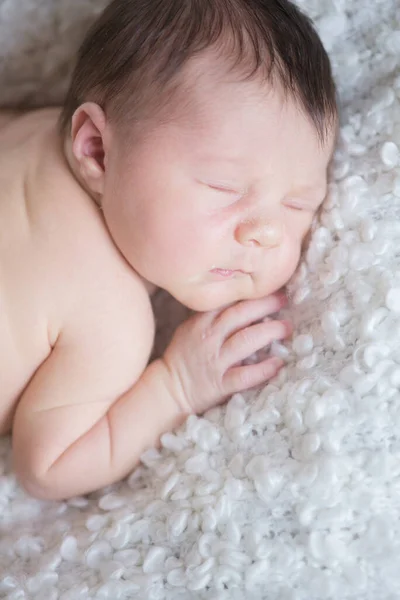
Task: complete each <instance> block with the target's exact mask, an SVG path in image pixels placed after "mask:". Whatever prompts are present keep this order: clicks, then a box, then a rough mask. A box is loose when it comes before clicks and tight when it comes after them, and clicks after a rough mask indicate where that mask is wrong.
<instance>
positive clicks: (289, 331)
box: [281, 319, 293, 335]
mask: <svg viewBox="0 0 400 600" xmlns="http://www.w3.org/2000/svg"><path fill="white" fill-rule="evenodd" d="M281 323H282V325H283V326H284V327H285V329H286V335H292V333H293V325H292V324H291V322H290V321H286V319H283V320H282V321H281Z"/></svg>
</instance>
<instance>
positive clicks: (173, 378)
mask: <svg viewBox="0 0 400 600" xmlns="http://www.w3.org/2000/svg"><path fill="white" fill-rule="evenodd" d="M154 363H157V364H156V365H155V368H157V369H158V376H159V377H160V380H161V381H162V383H163V386H164V387H165V389H166V390H167V393H168V396H169V397H170V398H171V401H172V402H174V403H175V405H176V407H177V409H178V411H179V412H180V413H181V414H182V415H183V416H186V417H187V416H189V415H190V414H192V413H193V410H192V409H191V407H190V404H189V401H188V398H187V396H186V394H185V391H184V389H183V386H182V382H181V380H180V378H179V376H178V373H177V372H176V371H175V369H174V368H173V367H171V365H170V364H169V362H168V361H167V360H165V358H159V359H157V360H155V361H154V362H153V363H152V364H154ZM150 366H151V365H150Z"/></svg>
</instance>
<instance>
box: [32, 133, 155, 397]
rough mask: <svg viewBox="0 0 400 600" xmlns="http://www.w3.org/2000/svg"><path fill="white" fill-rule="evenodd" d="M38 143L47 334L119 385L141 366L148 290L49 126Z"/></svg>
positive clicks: (147, 335)
mask: <svg viewBox="0 0 400 600" xmlns="http://www.w3.org/2000/svg"><path fill="white" fill-rule="evenodd" d="M46 146H47V148H52V150H51V151H50V152H48V153H47V154H46V151H45V150H44V151H43V156H44V160H43V161H42V162H41V163H40V164H39V165H38V169H37V182H36V183H35V185H34V189H35V195H36V197H37V198H38V200H39V202H40V214H39V215H38V216H37V220H36V226H37V227H42V236H41V240H42V243H43V247H42V250H41V253H40V256H41V261H47V266H46V269H44V271H46V272H47V273H48V274H49V276H50V279H49V282H50V280H51V295H52V300H51V310H50V314H49V331H50V336H51V337H52V339H53V342H54V343H55V342H56V339H57V338H59V337H60V335H61V334H62V339H63V340H64V341H65V340H68V343H70V344H71V345H73V346H74V345H75V346H79V348H80V353H82V352H85V353H86V354H87V356H88V357H91V358H90V360H91V361H93V362H94V363H96V365H97V368H98V369H105V370H106V371H105V372H106V373H107V374H108V376H109V377H113V378H115V379H116V380H118V381H119V382H120V385H122V386H123V383H124V381H125V382H127V383H130V384H131V383H132V381H131V379H132V377H133V371H134V370H135V371H136V372H138V371H140V370H143V369H144V368H145V366H146V364H147V362H148V359H149V356H150V353H151V349H152V345H153V340H154V329H155V325H154V317H153V311H152V306H151V301H150V297H149V294H148V291H147V289H146V287H145V285H144V283H143V281H142V280H141V278H140V277H139V276H138V275H137V274H136V273H135V272H134V270H133V269H132V268H131V267H130V265H128V263H127V262H126V261H125V259H124V258H123V256H122V255H121V254H120V252H119V251H118V249H117V248H116V247H115V245H114V243H113V241H112V239H111V237H110V235H109V233H108V230H107V228H106V226H105V224H104V220H103V217H102V213H101V211H100V210H99V209H98V207H97V206H96V204H95V203H94V202H93V201H92V199H90V198H89V197H88V195H87V194H86V192H85V191H84V190H82V188H81V187H80V185H79V184H78V183H77V181H76V180H75V178H74V177H73V176H72V174H71V172H70V171H69V168H68V166H67V164H66V161H65V158H64V155H63V152H62V147H61V143H60V140H59V139H58V137H57V135H56V132H55V130H54V128H50V129H49V138H48V142H47V144H46ZM50 246H51V250H50ZM133 363H134V364H135V368H134V369H132V367H133Z"/></svg>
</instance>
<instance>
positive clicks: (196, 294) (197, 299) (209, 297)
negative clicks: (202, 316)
mask: <svg viewBox="0 0 400 600" xmlns="http://www.w3.org/2000/svg"><path fill="white" fill-rule="evenodd" d="M170 293H171V294H172V295H173V296H174V298H176V300H178V302H180V303H181V304H183V305H184V306H186V307H187V308H189V309H190V310H194V311H195V312H209V311H212V310H219V309H221V308H223V307H224V306H228V305H229V304H234V303H235V302H239V301H240V300H245V299H246V298H245V297H244V296H239V295H233V294H232V293H230V294H227V293H225V294H222V293H218V294H215V293H214V294H211V293H210V292H209V291H207V292H205V291H204V290H201V291H200V290H194V291H192V293H191V294H187V295H186V294H185V295H184V294H174V293H173V292H172V291H171V292H170Z"/></svg>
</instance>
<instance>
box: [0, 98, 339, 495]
mask: <svg viewBox="0 0 400 600" xmlns="http://www.w3.org/2000/svg"><path fill="white" fill-rule="evenodd" d="M214 93H215V91H214ZM249 111H250V112H249V114H251V115H254V111H253V109H251V110H250V109H249ZM99 115H100V117H101V111H100V109H99V108H98V107H96V106H91V105H85V106H83V107H82V108H81V109H79V110H78V111H77V113H76V115H75V117H74V125H73V132H72V137H71V140H70V141H69V142H67V144H66V145H65V146H64V145H63V143H62V142H61V139H60V136H59V135H58V133H57V130H56V121H57V116H58V110H57V109H47V110H43V111H36V112H32V113H28V114H25V115H23V116H10V115H8V114H7V115H6V114H4V113H3V114H2V115H1V114H0V126H1V128H0V180H1V186H0V223H2V226H1V233H0V303H1V311H0V381H1V388H0V433H1V434H5V433H8V432H10V431H11V432H12V439H13V455H14V465H15V470H16V473H17V475H18V477H19V479H20V481H21V483H22V485H23V486H24V487H25V488H26V489H27V491H28V492H29V493H31V494H33V495H35V496H37V497H40V498H53V499H60V498H65V497H69V496H73V495H77V494H83V493H86V492H89V491H92V490H94V489H98V488H100V487H102V486H104V485H107V484H109V483H111V482H114V481H116V480H119V479H121V478H123V477H124V476H126V475H127V474H128V473H129V472H130V471H131V470H132V469H133V467H134V466H135V465H136V464H137V462H138V460H139V457H140V454H141V453H142V452H143V450H144V449H146V448H148V447H150V446H152V445H155V444H157V442H158V440H159V437H160V435H161V434H162V433H163V432H165V431H168V430H171V429H173V428H174V427H176V426H177V425H179V424H180V423H182V421H183V420H184V419H185V418H186V417H187V415H188V414H190V413H203V412H204V411H205V410H207V409H208V408H210V407H212V406H215V405H217V404H220V403H221V402H223V401H225V400H226V399H227V398H228V397H229V396H230V395H231V394H233V393H235V392H238V391H242V390H245V389H248V388H251V387H253V386H257V385H260V384H262V383H264V382H265V381H268V380H269V379H270V378H271V377H273V376H274V375H275V374H276V373H277V371H278V370H279V368H280V367H281V366H282V362H281V361H279V360H277V359H267V360H266V361H263V362H262V363H259V364H257V365H242V361H243V360H244V359H245V358H247V357H248V356H249V355H251V354H252V353H253V352H255V351H257V350H259V349H261V348H263V347H265V346H266V345H268V344H270V343H271V342H272V341H274V340H278V339H284V338H285V337H287V336H288V335H290V334H291V326H290V324H289V323H287V322H283V321H279V320H272V319H270V318H268V317H269V316H270V315H271V314H274V313H276V312H277V311H279V309H280V308H281V307H282V306H283V305H284V304H285V298H284V296H283V295H282V294H281V293H274V292H276V290H278V289H279V288H281V287H282V285H283V284H284V283H285V282H286V281H287V280H288V278H289V277H290V276H291V274H292V273H293V271H294V269H295V268H296V265H297V262H298V256H299V253H300V245H301V242H302V240H303V238H304V236H305V235H306V233H307V231H308V229H309V225H310V222H311V218H312V214H314V213H315V210H316V209H317V206H318V204H320V202H321V201H322V198H323V195H324V192H323V190H322V191H321V194H322V196H321V198H320V199H319V200H318V199H316V200H314V204H315V207H314V205H313V207H312V209H311V208H308V209H306V210H308V213H309V216H303V217H302V219H303V220H301V219H300V220H298V221H294V220H293V222H291V223H292V224H291V225H290V227H291V228H292V229H291V230H290V231H289V234H288V242H287V243H290V244H292V245H293V248H292V249H290V248H291V247H290V248H289V249H285V248H286V246H285V247H284V249H283V250H282V251H280V250H279V248H278V245H279V243H280V242H279V240H278V235H277V229H276V228H275V229H274V227H275V224H274V222H273V221H269V222H268V227H267V228H266V227H265V222H264V221H263V222H261V220H260V218H261V217H258V216H257V211H256V210H255V209H254V207H253V209H252V212H251V215H250V216H251V218H248V219H243V218H242V217H241V218H240V223H242V225H240V228H239V229H238V230H237V231H239V233H238V236H239V235H240V239H239V237H238V240H237V241H236V242H235V244H236V245H235V246H234V248H235V252H236V254H237V255H239V254H238V251H239V250H240V248H244V249H246V256H248V257H250V256H251V254H250V252H251V253H252V252H253V247H254V248H256V250H255V252H257V254H254V256H255V257H256V259H257V262H258V264H259V265H262V264H264V263H263V262H262V261H261V259H262V260H265V259H266V258H267V254H264V253H267V251H268V252H269V253H271V252H272V250H273V249H274V252H275V253H276V254H275V255H274V256H275V258H274V259H273V261H272V262H271V265H272V264H273V265H275V264H281V267H280V269H279V273H278V274H279V276H276V277H275V276H274V277H273V278H272V279H271V278H270V279H268V278H267V279H266V280H265V281H264V279H262V277H261V276H260V277H261V279H260V278H259V275H258V274H257V273H255V274H253V275H251V278H252V280H251V282H249V281H247V279H246V277H247V276H246V277H242V274H239V275H238V279H235V277H233V280H232V278H231V279H230V281H226V282H225V281H214V279H215V277H214V276H212V277H211V276H210V269H212V268H213V267H214V266H217V267H219V268H225V269H226V268H233V267H234V266H235V265H233V264H232V262H229V263H227V262H226V261H225V262H223V261H222V262H221V263H218V264H217V265H211V264H210V265H207V269H208V270H207V269H206V270H205V271H204V278H205V280H204V282H203V280H202V277H203V275H201V273H200V271H201V269H202V268H203V267H202V265H200V263H198V264H196V271H193V277H190V276H188V275H187V274H185V275H184V276H181V279H179V277H180V275H179V274H180V273H183V272H184V271H185V269H189V268H191V267H190V265H191V264H192V263H191V262H190V260H189V258H190V257H189V254H190V250H189V249H188V247H187V240H185V241H183V242H182V243H184V244H186V246H185V248H186V249H187V251H188V258H187V261H186V264H185V265H184V264H183V263H182V266H181V267H179V269H178V270H177V271H176V272H173V267H171V268H172V270H171V272H170V273H167V272H166V268H165V267H162V268H161V267H160V269H161V270H160V271H159V273H160V277H161V276H162V277H164V278H165V277H167V276H168V277H169V281H170V282H171V289H168V285H164V284H163V285H161V283H163V282H160V281H158V276H159V275H158V274H157V272H156V271H154V264H155V262H157V256H156V257H155V259H154V260H153V259H151V260H150V257H149V256H148V254H146V252H147V250H146V252H144V251H143V253H142V254H141V255H139V254H137V252H138V251H140V245H137V247H136V249H135V252H136V254H135V255H132V256H131V255H130V247H127V245H126V240H127V239H130V240H133V241H132V243H134V240H135V235H134V232H131V233H130V234H129V238H127V237H126V230H124V229H123V228H124V227H126V219H127V216H126V215H125V216H124V217H119V216H118V214H119V213H118V212H115V211H114V212H113V210H114V209H113V208H112V205H111V204H110V199H112V198H113V197H114V196H113V195H112V196H109V193H108V192H107V189H108V187H107V186H110V185H111V186H112V187H111V188H110V189H112V194H114V193H115V203H116V206H117V208H116V209H115V210H122V209H118V190H117V187H115V186H113V184H112V181H113V177H114V176H115V172H113V171H112V168H113V167H112V166H109V165H111V163H112V160H113V157H112V153H111V154H110V153H109V148H110V147H112V145H111V142H110V140H112V131H111V129H110V128H109V126H108V124H107V123H106V121H105V120H104V119H103V120H102V118H100V117H99ZM243 118H245V115H244V116H243ZM252 119H253V120H254V117H253V116H252ZM236 121H237V119H236ZM250 125H251V124H250ZM304 127H306V126H304ZM304 131H305V133H304V135H305V136H307V135H310V136H311V133H310V134H308V129H307V128H305V129H304ZM288 132H289V130H288ZM185 135H186V134H185ZM196 135H198V134H196ZM296 135H297V137H301V131H300V134H299V132H298V131H297V130H296ZM94 139H95V143H93V140H94ZM174 139H178V138H177V136H176V134H174ZM185 139H186V138H185ZM99 140H100V141H101V144H102V148H103V150H104V153H103V155H102V159H101V160H99V157H98V147H99ZM159 141H160V144H161V145H162V139H161V138H160V139H159ZM113 143H114V147H115V143H116V142H115V140H114V142H113ZM310 143H311V142H310ZM110 145H111V146H110ZM94 147H95V148H96V152H93V154H92V152H91V149H92V148H94ZM315 148H318V144H315ZM141 152H142V156H146V153H145V151H144V150H143V151H141ZM301 152H302V153H303V154H304V144H303V145H302V147H301ZM310 152H311V151H310ZM313 152H317V150H315V151H314V150H313ZM318 152H319V150H318ZM330 154H331V148H327V149H325V150H324V151H322V150H321V156H319V155H318V157H317V159H316V157H315V156H313V155H310V165H312V168H313V169H314V168H315V170H316V172H317V173H318V175H319V176H320V177H319V181H322V186H323V185H324V184H326V167H327V165H328V162H329V159H330ZM114 157H115V155H114ZM316 160H319V162H317V163H316V162H315V161H316ZM315 164H317V166H316V167H315V166H314V165H315ZM304 168H305V167H304V165H303V171H301V173H303V172H304ZM128 170H129V167H128ZM124 172H125V173H126V172H127V169H126V168H125V167H124ZM142 172H145V173H146V172H149V173H150V172H151V165H148V166H147V167H146V168H144V167H143V165H142ZM107 177H108V178H109V181H110V182H111V183H107ZM136 183H138V181H137V180H136ZM282 183H285V177H284V176H282V177H281V180H279V182H278V183H277V184H276V185H282ZM146 185H147V184H146ZM170 185H172V184H170ZM196 185H197V184H196ZM200 185H202V186H204V183H203V182H201V184H200ZM167 188H168V185H167V184H166V185H165V186H164V188H163V189H165V190H166V192H165V193H166V194H167V193H168V191H167ZM136 189H137V190H138V192H137V193H140V188H138V187H137V188H136ZM143 189H145V188H143ZM146 189H147V188H146ZM171 189H172V187H171ZM125 192H126V188H125ZM125 192H124V193H125ZM171 193H172V192H171ZM203 193H207V194H208V191H207V189H205V191H204V188H203V187H202V188H201V194H203ZM189 196H190V194H189ZM134 197H135V194H134V193H133V192H132V193H131V192H130V193H129V198H134ZM173 198H174V196H173V194H172V195H171V202H172V201H174V200H173ZM215 198H217V202H220V196H219V195H218V196H215V194H214V195H213V196H212V199H211V202H214V201H215ZM317 200H318V202H317ZM301 201H302V200H301V199H300V200H299V199H296V202H297V204H298V203H299V202H301ZM165 202H168V200H167V197H166V196H165ZM307 202H310V200H309V199H307ZM224 204H225V201H224ZM99 206H100V207H101V208H102V209H103V210H100V208H99ZM124 206H126V204H125V205H124ZM139 206H141V204H140V202H139ZM143 206H144V205H143ZM182 206H183V205H182ZM307 206H308V205H307ZM210 208H211V209H212V206H209V209H210ZM146 210H147V209H146ZM152 210H153V209H152ZM154 210H155V209H154ZM218 210H219V209H218ZM223 210H224V211H226V208H224V209H223ZM295 210H296V211H297V210H298V209H297V208H296V209H295ZM178 212H179V214H182V211H181V210H179V211H178ZM308 213H307V214H308ZM206 214H207V215H208V214H211V213H210V212H207V213H206ZM213 214H214V213H213ZM274 214H275V213H274ZM276 214H278V213H276ZM144 216H145V215H144V214H142V215H141V216H139V215H137V218H138V219H139V218H140V219H141V221H143V218H144ZM160 218H161V217H160ZM207 218H208V217H207ZM212 218H213V219H214V223H215V224H216V225H218V227H219V226H220V223H221V222H222V221H221V219H218V220H216V217H212ZM263 218H264V217H263ZM290 218H292V217H290ZM290 218H289V217H288V220H289V221H290ZM296 218H297V219H298V217H296ZM118 219H122V220H120V221H119V220H118ZM152 219H153V220H152V221H151V222H153V221H154V218H153V217H152ZM197 220H198V219H197ZM162 222H163V223H164V222H165V220H164V217H163V221H162ZM277 222H278V221H277ZM4 224H6V226H5V225H4ZM261 225H262V227H261ZM204 226H205V227H206V230H207V234H209V235H210V244H211V243H212V237H213V233H212V231H211V229H212V227H211V225H210V224H205V225H204ZM166 227H167V225H166ZM199 227H200V225H199ZM257 228H258V229H257ZM165 231H166V232H167V229H165ZM171 231H172V235H173V237H174V239H175V241H176V237H177V234H178V233H179V232H178V229H177V227H172V229H171ZM139 233H140V231H139V230H138V236H139ZM153 235H155V233H153ZM279 235H280V234H279ZM282 235H283V234H282ZM153 239H154V241H155V242H156V240H155V238H153ZM205 239H206V238H205ZM215 239H216V240H220V239H221V235H220V234H219V233H218V234H216V236H215ZM293 240H294V241H293ZM162 241H165V244H166V246H165V247H166V249H167V248H168V245H169V242H168V237H167V233H166V238H165V240H162ZM129 243H131V242H129ZM171 243H172V240H171ZM199 243H200V242H199ZM218 243H219V241H218ZM137 244H139V242H138V243H137ZM282 245H284V242H282ZM138 248H139V250H138ZM221 248H224V246H223V245H222V246H221ZM225 249H226V246H225ZM159 252H161V253H163V250H162V248H161V249H160V250H159ZM175 252H176V256H178V253H179V252H178V249H176V250H175ZM221 256H224V257H225V259H226V258H229V259H230V258H231V257H232V256H233V254H232V253H231V251H230V250H229V249H227V251H226V252H225V251H224V254H223V255H222V254H221ZM269 256H271V254H269ZM141 257H142V258H141ZM142 259H143V260H142ZM159 259H160V260H161V259H162V256H161V255H160V256H159ZM215 259H216V260H219V257H218V256H217V252H215ZM141 260H142V262H140V261H141ZM279 260H280V261H281V263H279ZM135 261H136V262H137V264H136V262H135ZM194 262H195V261H193V263H194ZM254 264H255V263H254ZM151 265H153V266H151ZM149 266H151V268H152V269H153V271H154V276H153V275H152V276H149V274H148V273H147V271H146V269H147V268H148V267H149ZM240 266H241V265H239V264H238V265H237V268H240ZM242 268H243V267H242ZM260 273H261V275H262V271H260ZM189 275H190V274H189ZM213 277H214V279H213ZM218 277H219V276H218V275H217V276H216V279H218ZM249 278H250V276H249ZM222 279H223V278H222ZM160 285H161V287H165V289H168V291H170V292H171V293H173V295H175V297H177V298H178V299H180V300H181V301H184V303H186V304H187V305H188V306H190V307H191V308H194V309H195V310H200V311H203V312H200V313H198V314H196V315H195V316H194V317H192V318H191V319H189V320H188V321H187V322H185V323H183V324H182V325H181V326H180V327H179V328H178V330H177V332H176V334H175V336H174V337H173V339H172V341H171V343H170V345H169V347H168V348H167V350H166V352H165V354H164V356H163V357H162V358H161V359H159V360H156V361H154V362H152V363H151V364H149V365H148V360H149V357H150V353H151V349H152V345H153V339H154V330H155V325H154V318H153V314H152V309H151V303H150V294H151V293H152V292H153V291H154V289H156V288H157V287H159V286H160ZM174 286H175V287H176V289H175V288H174ZM190 286H191V287H190ZM191 298H193V301H192V300H191ZM196 303H199V305H196Z"/></svg>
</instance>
